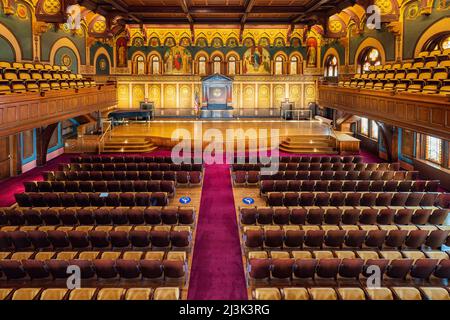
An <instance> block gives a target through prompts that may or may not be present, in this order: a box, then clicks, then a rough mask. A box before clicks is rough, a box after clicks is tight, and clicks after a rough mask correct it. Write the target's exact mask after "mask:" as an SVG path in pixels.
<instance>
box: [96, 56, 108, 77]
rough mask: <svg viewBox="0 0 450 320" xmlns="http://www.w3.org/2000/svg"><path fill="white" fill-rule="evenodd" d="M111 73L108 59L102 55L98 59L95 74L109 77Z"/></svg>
mask: <svg viewBox="0 0 450 320" xmlns="http://www.w3.org/2000/svg"><path fill="white" fill-rule="evenodd" d="M102 65H103V68H104V69H102ZM109 73H110V70H109V62H108V58H107V57H106V55H104V54H100V55H99V56H98V57H97V61H95V74H98V75H109Z"/></svg>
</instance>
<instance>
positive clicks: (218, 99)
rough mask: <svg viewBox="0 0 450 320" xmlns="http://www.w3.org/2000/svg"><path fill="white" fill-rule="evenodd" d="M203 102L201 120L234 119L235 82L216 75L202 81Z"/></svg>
mask: <svg viewBox="0 0 450 320" xmlns="http://www.w3.org/2000/svg"><path fill="white" fill-rule="evenodd" d="M202 87H203V101H202V110H201V115H200V116H201V118H232V117H233V102H232V101H233V96H232V95H233V80H232V79H231V78H228V77H226V76H223V75H220V74H215V75H212V76H209V77H206V78H204V79H203V80H202Z"/></svg>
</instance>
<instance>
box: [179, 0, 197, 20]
mask: <svg viewBox="0 0 450 320" xmlns="http://www.w3.org/2000/svg"><path fill="white" fill-rule="evenodd" d="M180 5H181V8H182V9H183V12H184V14H185V15H186V19H187V20H188V21H189V24H191V25H192V24H194V19H192V16H191V14H190V12H189V7H188V5H187V3H186V0H180Z"/></svg>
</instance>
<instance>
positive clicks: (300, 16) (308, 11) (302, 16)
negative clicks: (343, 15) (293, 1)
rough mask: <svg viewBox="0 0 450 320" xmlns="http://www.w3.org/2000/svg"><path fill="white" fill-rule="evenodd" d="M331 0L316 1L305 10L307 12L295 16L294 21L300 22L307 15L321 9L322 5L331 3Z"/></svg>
mask: <svg viewBox="0 0 450 320" xmlns="http://www.w3.org/2000/svg"><path fill="white" fill-rule="evenodd" d="M329 2H330V0H320V1H317V2H316V3H314V4H313V5H311V6H309V7H308V9H306V10H305V12H303V13H301V14H299V15H298V16H297V17H295V18H294V19H292V23H298V22H300V21H301V20H302V19H304V18H305V17H306V15H308V14H310V13H312V12H314V11H316V10H317V9H319V8H320V7H321V6H323V5H324V4H327V3H329Z"/></svg>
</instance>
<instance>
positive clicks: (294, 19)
mask: <svg viewBox="0 0 450 320" xmlns="http://www.w3.org/2000/svg"><path fill="white" fill-rule="evenodd" d="M77 2H78V3H79V4H80V5H82V6H85V7H87V8H89V9H91V10H93V11H95V12H98V13H100V14H102V15H105V16H110V17H112V16H121V17H122V18H123V19H124V20H125V22H126V23H138V24H191V25H195V24H214V25H223V24H240V25H241V26H243V25H245V24H261V25H271V24H284V25H286V24H291V25H292V24H307V25H312V24H323V23H324V22H325V21H326V20H327V19H328V17H330V16H331V15H333V14H334V13H337V12H339V11H341V10H342V9H344V8H346V7H348V6H350V5H353V4H355V3H356V2H357V1H351V0H349V1H347V0H98V1H94V0H81V1H77Z"/></svg>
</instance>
